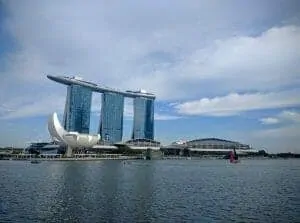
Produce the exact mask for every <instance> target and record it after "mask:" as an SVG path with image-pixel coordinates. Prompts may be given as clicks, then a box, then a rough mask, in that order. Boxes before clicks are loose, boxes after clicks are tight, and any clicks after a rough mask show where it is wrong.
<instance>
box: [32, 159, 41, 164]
mask: <svg viewBox="0 0 300 223" xmlns="http://www.w3.org/2000/svg"><path fill="white" fill-rule="evenodd" d="M40 162H41V161H40V160H31V161H30V163H33V164H38V163H40Z"/></svg>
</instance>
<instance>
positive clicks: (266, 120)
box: [260, 117, 279, 125]
mask: <svg viewBox="0 0 300 223" xmlns="http://www.w3.org/2000/svg"><path fill="white" fill-rule="evenodd" d="M260 121H261V123H262V124H264V125H273V124H277V123H279V120H278V118H273V117H268V118H262V119H260Z"/></svg>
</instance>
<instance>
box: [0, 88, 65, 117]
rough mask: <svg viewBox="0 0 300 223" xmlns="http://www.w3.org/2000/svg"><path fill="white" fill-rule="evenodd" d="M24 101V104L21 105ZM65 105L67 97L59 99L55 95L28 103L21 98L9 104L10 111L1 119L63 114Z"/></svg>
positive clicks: (0, 115) (1, 115)
mask: <svg viewBox="0 0 300 223" xmlns="http://www.w3.org/2000/svg"><path fill="white" fill-rule="evenodd" d="M20 101H24V103H20ZM64 105H65V97H57V95H55V94H49V95H48V96H45V97H42V98H41V99H36V100H35V101H30V100H29V101H26V98H24V97H19V98H16V99H15V100H12V101H10V102H9V103H8V105H7V106H8V107H9V108H10V110H8V111H6V112H4V113H2V114H0V119H16V118H24V117H33V116H41V115H50V114H51V113H52V112H59V113H62V112H63V109H64Z"/></svg>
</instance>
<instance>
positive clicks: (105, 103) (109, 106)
mask: <svg viewBox="0 0 300 223" xmlns="http://www.w3.org/2000/svg"><path fill="white" fill-rule="evenodd" d="M123 110H124V96H123V95H121V94H117V93H103V94H102V104H101V120H100V128H99V134H100V135H101V139H102V140H103V141H106V142H109V143H115V142H120V141H122V136H123Z"/></svg>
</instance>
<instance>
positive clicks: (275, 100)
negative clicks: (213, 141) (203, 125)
mask: <svg viewBox="0 0 300 223" xmlns="http://www.w3.org/2000/svg"><path fill="white" fill-rule="evenodd" d="M297 95H299V91H298V90H290V91H282V92H276V93H273V92H271V93H253V94H237V93H233V94H229V95H226V96H222V97H214V98H202V99H200V100H194V101H187V102H183V103H181V104H177V105H175V109H176V110H177V111H178V113H179V114H186V115H206V116H232V115H236V114H239V113H240V112H245V111H251V110H260V109H268V108H285V107H290V106H295V105H299V104H300V99H299V97H298V96H297Z"/></svg>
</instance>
